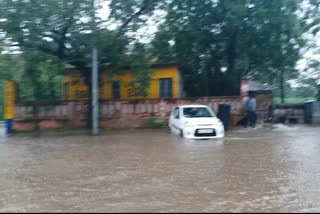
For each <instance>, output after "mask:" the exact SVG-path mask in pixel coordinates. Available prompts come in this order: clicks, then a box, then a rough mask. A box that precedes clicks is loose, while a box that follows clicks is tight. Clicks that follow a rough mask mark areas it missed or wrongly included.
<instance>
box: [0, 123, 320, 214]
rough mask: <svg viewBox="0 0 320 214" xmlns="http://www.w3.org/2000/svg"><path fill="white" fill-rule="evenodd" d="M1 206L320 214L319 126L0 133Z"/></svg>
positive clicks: (1, 209) (13, 208)
mask: <svg viewBox="0 0 320 214" xmlns="http://www.w3.org/2000/svg"><path fill="white" fill-rule="evenodd" d="M0 167H1V168H0V170H1V171H0V172H1V173H0V212H319V211H320V200H319V199H320V128H315V127H306V126H296V127H290V128H289V127H285V126H283V127H282V126H278V127H277V128H275V129H272V130H271V129H270V127H269V128H266V127H264V128H263V127H260V128H258V129H256V130H252V129H246V130H241V129H240V130H233V131H230V132H229V133H228V134H227V136H226V137H225V139H223V140H200V141H197V140H183V139H181V138H179V137H177V136H173V135H170V134H168V133H167V132H166V131H162V130H161V131H152V130H132V131H109V132H106V133H104V134H103V135H102V136H99V137H91V136H84V135H78V136H71V135H69V136H53V135H46V136H40V137H32V136H29V137H28V136H24V137H22V136H14V137H10V138H8V139H2V140H0Z"/></svg>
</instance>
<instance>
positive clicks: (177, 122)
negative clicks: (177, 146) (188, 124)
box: [174, 107, 182, 132]
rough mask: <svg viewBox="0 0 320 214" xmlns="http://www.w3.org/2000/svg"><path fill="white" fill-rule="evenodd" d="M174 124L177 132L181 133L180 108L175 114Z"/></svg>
mask: <svg viewBox="0 0 320 214" xmlns="http://www.w3.org/2000/svg"><path fill="white" fill-rule="evenodd" d="M174 124H175V128H176V130H177V132H180V130H181V128H182V127H181V115H180V108H179V107H177V108H176V109H175V114H174Z"/></svg>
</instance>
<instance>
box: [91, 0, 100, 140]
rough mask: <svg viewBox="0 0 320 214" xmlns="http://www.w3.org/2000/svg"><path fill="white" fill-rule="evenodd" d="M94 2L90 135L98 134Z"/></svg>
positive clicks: (93, 15) (94, 9)
mask: <svg viewBox="0 0 320 214" xmlns="http://www.w3.org/2000/svg"><path fill="white" fill-rule="evenodd" d="M95 12H96V7H95V0H92V71H91V81H92V83H91V84H92V105H91V106H92V135H98V134H99V98H98V95H99V91H98V90H99V89H98V50H97V26H96V20H95V18H96V16H95Z"/></svg>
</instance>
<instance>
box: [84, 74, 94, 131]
mask: <svg viewBox="0 0 320 214" xmlns="http://www.w3.org/2000/svg"><path fill="white" fill-rule="evenodd" d="M82 73H83V76H84V77H85V83H86V85H87V86H88V103H87V105H88V111H87V114H88V116H87V128H88V129H91V128H92V81H91V71H84V72H82Z"/></svg>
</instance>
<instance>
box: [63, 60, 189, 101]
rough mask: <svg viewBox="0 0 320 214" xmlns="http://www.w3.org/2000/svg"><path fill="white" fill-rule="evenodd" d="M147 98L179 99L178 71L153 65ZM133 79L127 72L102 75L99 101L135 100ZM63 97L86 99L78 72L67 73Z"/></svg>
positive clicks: (180, 82) (179, 82)
mask: <svg viewBox="0 0 320 214" xmlns="http://www.w3.org/2000/svg"><path fill="white" fill-rule="evenodd" d="M151 69H152V70H153V71H154V72H153V74H152V76H151V82H150V87H149V93H148V94H149V96H148V97H147V98H180V97H181V96H182V94H183V84H182V79H181V75H180V71H179V69H178V68H177V66H175V65H160V64H158V65H153V66H152V67H151ZM132 80H133V78H132V75H131V73H130V71H129V70H124V71H122V72H121V74H118V75H113V76H112V77H111V76H108V73H107V72H104V73H102V76H101V78H100V89H99V94H100V95H99V96H100V99H101V100H108V99H137V98H140V97H138V96H137V89H136V88H134V87H132V86H131V85H130V83H131V82H132ZM64 85H65V97H66V99H68V100H85V99H88V86H86V84H85V81H84V77H83V76H82V75H81V73H80V72H69V73H68V74H66V75H65V77H64Z"/></svg>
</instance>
